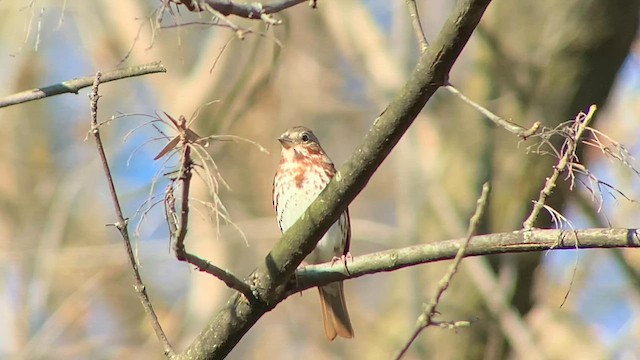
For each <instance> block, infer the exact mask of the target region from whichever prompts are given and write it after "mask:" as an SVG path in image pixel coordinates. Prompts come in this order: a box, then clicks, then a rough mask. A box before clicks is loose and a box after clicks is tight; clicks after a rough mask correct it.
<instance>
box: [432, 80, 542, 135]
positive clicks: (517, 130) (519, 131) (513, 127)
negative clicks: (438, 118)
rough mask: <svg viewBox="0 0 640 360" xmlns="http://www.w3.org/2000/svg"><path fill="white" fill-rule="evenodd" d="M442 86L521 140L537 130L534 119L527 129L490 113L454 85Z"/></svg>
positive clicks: (537, 124) (537, 126) (537, 125)
mask: <svg viewBox="0 0 640 360" xmlns="http://www.w3.org/2000/svg"><path fill="white" fill-rule="evenodd" d="M444 88H445V89H447V90H448V91H449V92H450V93H452V94H454V95H455V96H457V97H458V98H460V100H462V101H464V102H466V103H467V104H469V105H470V106H471V107H472V108H474V109H476V110H477V111H479V112H480V113H481V114H482V115H484V116H486V117H487V118H488V119H489V120H491V121H492V122H493V123H494V124H496V125H497V126H499V127H501V128H503V129H505V130H507V131H509V132H511V133H513V134H515V135H517V136H518V137H520V138H521V139H523V140H526V139H527V138H528V137H530V136H531V135H533V134H535V133H536V131H538V129H539V128H540V125H541V123H540V122H539V121H536V122H535V123H534V124H533V125H532V126H531V127H530V128H529V129H526V128H524V127H522V126H520V125H518V124H516V123H513V122H511V121H509V120H506V119H503V118H501V117H500V116H498V115H496V114H494V113H492V112H491V111H489V110H488V109H486V108H485V107H483V106H481V105H480V104H478V103H476V102H474V101H473V100H471V99H469V98H468V97H466V96H464V94H463V93H461V92H460V90H458V89H457V88H456V87H455V86H453V85H451V84H450V83H447V84H446V85H445V86H444Z"/></svg>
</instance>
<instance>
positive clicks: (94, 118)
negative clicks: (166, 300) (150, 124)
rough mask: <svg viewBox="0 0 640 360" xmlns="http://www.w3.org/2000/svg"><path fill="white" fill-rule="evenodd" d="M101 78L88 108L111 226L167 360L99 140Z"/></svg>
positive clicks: (168, 347)
mask: <svg viewBox="0 0 640 360" xmlns="http://www.w3.org/2000/svg"><path fill="white" fill-rule="evenodd" d="M101 78H102V74H101V73H99V72H98V73H96V75H95V80H94V81H93V88H92V90H91V93H90V94H89V100H90V108H91V133H92V134H93V136H94V138H95V140H96V146H97V148H98V154H99V155H100V160H101V162H102V168H103V169H104V173H105V176H106V178H107V184H108V185H109V192H110V193H111V199H112V201H113V207H114V209H115V212H116V218H117V222H116V223H115V224H112V225H113V226H115V227H116V228H117V229H118V231H119V232H120V235H121V236H122V240H123V242H124V246H125V249H126V250H127V255H128V258H129V263H130V265H131V268H132V269H133V278H134V286H133V287H134V289H135V290H136V292H137V293H138V296H139V297H140V302H141V303H142V307H143V308H144V310H145V312H146V313H147V314H148V315H149V317H150V318H151V326H152V327H153V330H154V331H155V333H156V336H157V337H158V340H160V343H161V344H162V346H163V347H164V353H165V355H167V356H168V357H169V358H172V357H174V356H175V352H174V351H173V348H172V347H171V344H170V343H169V340H168V339H167V336H166V335H165V333H164V331H163V330H162V326H160V322H159V321H158V316H157V315H156V313H155V311H154V310H153V306H152V305H151V301H150V300H149V295H147V290H146V287H145V285H144V283H143V282H142V277H141V276H140V272H139V270H138V263H137V262H136V259H135V255H134V254H133V249H132V247H131V240H130V238H129V231H128V230H127V225H128V220H127V219H125V218H124V216H123V215H122V208H121V207H120V200H119V199H118V193H117V192H116V187H115V185H114V182H113V177H112V176H111V170H110V169H109V162H108V160H107V155H106V154H105V152H104V146H103V144H102V139H101V138H100V127H99V126H98V100H99V99H100V95H99V94H98V86H99V85H100V81H101Z"/></svg>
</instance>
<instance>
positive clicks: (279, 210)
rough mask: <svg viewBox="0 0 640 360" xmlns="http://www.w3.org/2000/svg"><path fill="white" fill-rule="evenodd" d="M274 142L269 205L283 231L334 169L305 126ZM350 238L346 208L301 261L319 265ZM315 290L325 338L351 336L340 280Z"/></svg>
mask: <svg viewBox="0 0 640 360" xmlns="http://www.w3.org/2000/svg"><path fill="white" fill-rule="evenodd" d="M278 141H280V144H281V145H282V152H281V154H282V157H281V159H280V165H279V166H278V170H277V172H276V175H275V178H274V180H273V206H274V208H275V210H276V215H277V217H278V225H279V226H280V230H282V232H285V231H286V230H287V229H288V228H289V227H291V226H292V225H293V224H294V223H295V222H296V220H298V218H299V217H300V216H301V215H302V213H304V211H305V210H306V209H307V207H309V205H310V204H311V203H312V202H313V200H315V198H316V197H317V196H318V194H320V192H321V191H322V190H323V189H324V188H325V186H327V184H328V183H329V181H330V180H331V179H332V178H333V176H334V175H335V174H336V168H335V167H334V165H333V163H332V162H331V159H329V157H328V156H327V154H326V153H325V152H324V150H322V147H321V146H320V143H319V142H318V138H316V136H315V135H314V134H313V132H311V130H309V129H307V128H306V127H303V126H296V127H293V128H291V129H289V130H287V131H285V132H284V133H283V134H282V135H281V136H280V138H278ZM350 240H351V226H350V224H349V211H348V210H347V211H345V212H344V213H342V215H340V218H339V219H338V221H337V222H336V223H335V224H333V225H332V226H331V228H329V230H328V231H327V233H326V234H325V235H324V236H323V237H322V239H320V241H318V244H317V245H316V248H315V249H314V250H313V251H312V252H311V254H309V256H307V258H306V259H305V262H306V263H309V264H319V263H324V262H329V261H333V260H334V259H335V258H336V257H342V256H346V254H347V253H348V252H349V242H350ZM318 290H319V291H320V304H321V305H322V316H323V320H324V332H325V335H326V336H327V338H328V339H329V340H333V339H335V338H336V336H341V337H343V338H352V337H353V327H352V326H351V320H350V319H349V312H348V311H347V304H346V302H345V299H344V290H343V286H342V281H340V282H335V283H331V284H328V285H325V286H321V287H319V288H318Z"/></svg>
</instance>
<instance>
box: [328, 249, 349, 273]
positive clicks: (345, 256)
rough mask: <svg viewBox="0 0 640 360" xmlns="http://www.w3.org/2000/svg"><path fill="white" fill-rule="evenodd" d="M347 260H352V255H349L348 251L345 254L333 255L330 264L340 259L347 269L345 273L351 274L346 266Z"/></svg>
mask: <svg viewBox="0 0 640 360" xmlns="http://www.w3.org/2000/svg"><path fill="white" fill-rule="evenodd" d="M347 260H349V261H351V262H353V256H352V255H351V252H350V251H347V253H346V254H342V255H340V256H334V257H333V259H331V266H333V265H334V264H335V263H337V262H338V261H340V262H342V263H343V264H344V268H345V269H346V270H347V274H349V275H351V272H349V267H348V266H347Z"/></svg>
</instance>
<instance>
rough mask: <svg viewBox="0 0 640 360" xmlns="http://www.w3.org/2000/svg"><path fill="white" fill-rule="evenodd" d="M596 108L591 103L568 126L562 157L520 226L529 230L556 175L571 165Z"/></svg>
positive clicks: (550, 189) (552, 187) (554, 184)
mask: <svg viewBox="0 0 640 360" xmlns="http://www.w3.org/2000/svg"><path fill="white" fill-rule="evenodd" d="M596 108H597V107H596V106H595V105H591V106H590V107H589V112H588V113H587V114H585V113H583V112H580V113H579V114H578V116H576V120H575V121H574V123H573V126H572V127H571V128H570V130H571V131H572V132H571V133H570V134H569V135H568V136H567V138H566V139H565V141H564V145H563V146H562V150H563V154H562V157H561V158H560V160H559V161H558V164H557V165H556V166H554V167H553V174H552V175H551V176H550V177H548V178H547V181H545V183H544V187H543V188H542V190H540V195H539V196H538V200H536V201H535V202H534V203H533V209H531V213H530V214H529V217H528V218H527V219H526V220H525V221H524V223H522V227H523V228H524V229H525V230H531V229H532V228H533V223H534V222H535V221H536V219H537V218H538V215H539V214H540V211H541V210H542V209H543V208H544V205H545V202H546V200H547V198H548V197H549V195H551V192H552V191H553V189H554V188H555V187H556V182H557V181H558V177H559V176H560V174H561V173H562V172H564V171H565V170H567V168H568V167H570V166H571V162H572V159H573V157H574V156H575V151H576V147H577V146H578V142H579V141H580V137H581V136H582V133H583V132H584V130H585V129H586V128H587V126H589V122H591V119H592V118H593V115H594V114H595V112H596Z"/></svg>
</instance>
